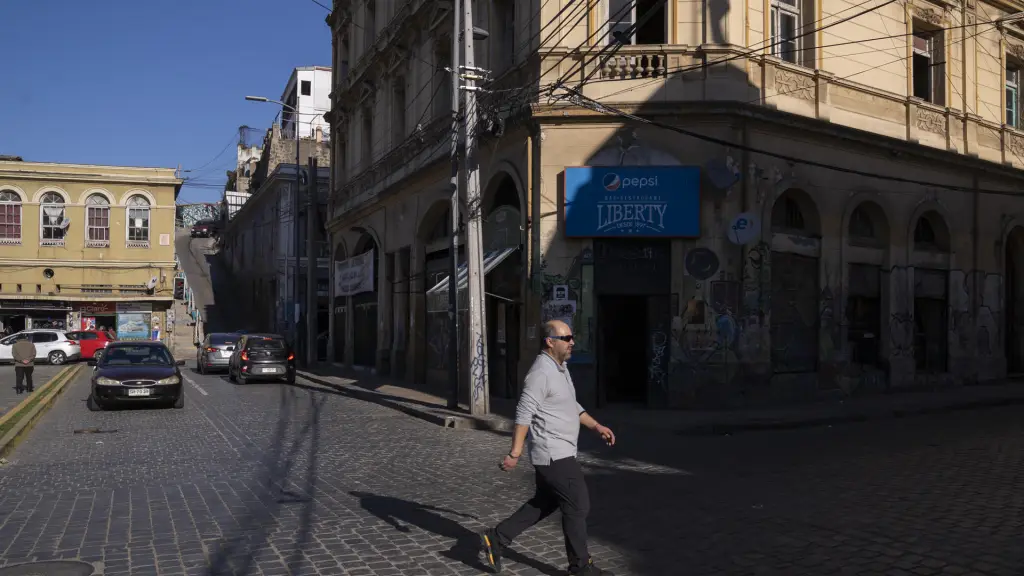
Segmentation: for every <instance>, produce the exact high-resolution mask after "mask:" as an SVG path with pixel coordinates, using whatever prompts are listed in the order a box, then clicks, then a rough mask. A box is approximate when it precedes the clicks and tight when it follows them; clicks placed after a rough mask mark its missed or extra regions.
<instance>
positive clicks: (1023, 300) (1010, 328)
mask: <svg viewBox="0 0 1024 576" xmlns="http://www.w3.org/2000/svg"><path fill="white" fill-rule="evenodd" d="M1005 258H1006V262H1005V272H1004V274H1003V284H1004V286H1005V288H1004V290H1005V300H1004V301H1005V302H1006V312H1005V314H1004V316H1005V318H1006V320H1005V322H1006V338H1005V341H1004V342H1005V344H1004V345H1005V347H1006V352H1005V353H1006V372H1007V374H1021V373H1024V227H1022V226H1016V227H1014V229H1013V230H1011V231H1010V233H1009V234H1008V235H1007V236H1006V256H1005Z"/></svg>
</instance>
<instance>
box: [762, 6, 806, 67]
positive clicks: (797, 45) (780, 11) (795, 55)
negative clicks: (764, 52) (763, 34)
mask: <svg viewBox="0 0 1024 576" xmlns="http://www.w3.org/2000/svg"><path fill="white" fill-rule="evenodd" d="M800 3H801V0H794V2H793V3H792V4H790V3H788V2H785V1H784V0H772V3H771V22H770V24H771V54H772V56H775V57H776V58H781V59H782V60H785V61H786V62H789V63H790V64H800V63H801V61H802V58H801V57H800V54H801V50H802V48H803V38H801V36H800V28H801V25H800V23H801V20H800V18H801V13H800ZM785 17H791V18H793V35H794V38H793V39H792V42H793V51H792V52H791V53H790V54H788V55H787V54H783V52H782V47H783V45H782V43H783V42H784V41H785V40H784V39H783V38H781V37H780V36H779V34H781V30H782V19H783V18H785ZM787 56H789V57H791V58H792V60H789V59H787Z"/></svg>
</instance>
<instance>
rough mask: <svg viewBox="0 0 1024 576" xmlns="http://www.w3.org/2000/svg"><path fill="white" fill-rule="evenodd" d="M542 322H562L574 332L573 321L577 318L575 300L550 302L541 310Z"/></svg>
mask: <svg viewBox="0 0 1024 576" xmlns="http://www.w3.org/2000/svg"><path fill="white" fill-rule="evenodd" d="M541 316H542V321H544V322H547V321H548V320H561V321H562V322H565V323H566V325H568V326H569V329H570V330H572V319H573V317H574V316H576V301H575V300H549V301H547V302H545V303H544V307H543V308H542V310H541Z"/></svg>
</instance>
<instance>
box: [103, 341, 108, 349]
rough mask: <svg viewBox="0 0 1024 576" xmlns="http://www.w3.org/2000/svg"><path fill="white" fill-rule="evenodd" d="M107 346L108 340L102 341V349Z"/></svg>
mask: <svg viewBox="0 0 1024 576" xmlns="http://www.w3.org/2000/svg"><path fill="white" fill-rule="evenodd" d="M107 344H110V340H104V341H103V347H104V348H106V347H107Z"/></svg>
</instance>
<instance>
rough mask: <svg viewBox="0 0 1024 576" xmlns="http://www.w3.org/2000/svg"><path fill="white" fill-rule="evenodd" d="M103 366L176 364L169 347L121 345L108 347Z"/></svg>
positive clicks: (102, 361)
mask: <svg viewBox="0 0 1024 576" xmlns="http://www.w3.org/2000/svg"><path fill="white" fill-rule="evenodd" d="M100 362H101V363H102V365H103V366H132V365H136V364H148V365H158V366H170V365H172V364H174V360H173V359H172V358H171V355H170V353H169V352H168V350H167V348H164V347H163V346H142V345H140V346H131V345H120V346H111V347H109V348H107V353H106V354H104V355H103V359H102V360H101V361H100Z"/></svg>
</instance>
